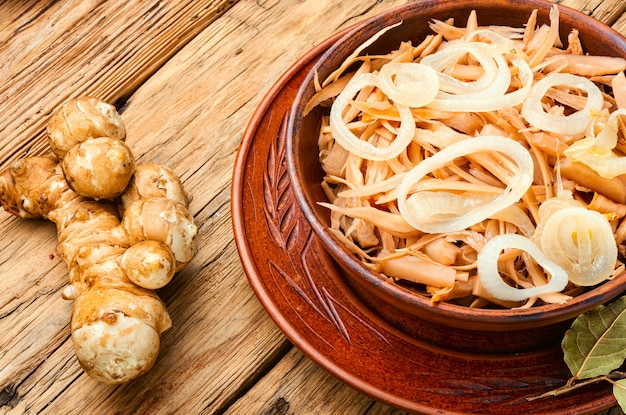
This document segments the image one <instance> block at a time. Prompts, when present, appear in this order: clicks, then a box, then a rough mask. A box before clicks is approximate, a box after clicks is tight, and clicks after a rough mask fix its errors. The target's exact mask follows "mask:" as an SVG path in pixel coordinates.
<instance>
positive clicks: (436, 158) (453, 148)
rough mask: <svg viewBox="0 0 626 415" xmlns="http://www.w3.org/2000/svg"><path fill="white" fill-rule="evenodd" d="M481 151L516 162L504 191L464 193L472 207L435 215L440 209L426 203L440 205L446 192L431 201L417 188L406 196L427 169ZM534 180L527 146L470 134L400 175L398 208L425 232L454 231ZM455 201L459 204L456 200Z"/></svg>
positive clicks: (510, 198) (506, 203)
mask: <svg viewBox="0 0 626 415" xmlns="http://www.w3.org/2000/svg"><path fill="white" fill-rule="evenodd" d="M480 151H496V152H501V153H504V154H506V155H508V156H509V157H510V158H511V159H512V160H513V161H514V162H515V164H516V165H517V167H518V168H519V171H518V172H517V173H516V174H515V175H514V176H513V177H512V178H511V180H510V182H509V183H508V184H507V187H506V189H504V191H503V193H502V194H500V195H497V197H495V198H491V199H487V200H480V201H478V202H476V200H477V199H476V196H475V195H474V196H468V197H465V203H467V204H470V205H471V209H465V208H463V209H460V210H457V211H456V212H454V211H452V209H448V212H447V214H445V215H443V216H441V215H439V216H437V215H438V214H439V213H440V211H436V212H432V211H428V210H426V207H425V203H426V202H428V203H429V204H431V206H432V203H438V204H439V206H441V207H443V205H444V204H445V203H448V202H446V200H450V199H449V196H446V194H447V195H449V193H445V192H439V193H440V195H439V197H440V198H441V201H440V202H434V201H433V197H434V198H436V197H437V195H436V194H435V195H432V194H431V195H429V196H427V198H424V196H423V195H422V196H420V195H419V194H420V192H417V193H413V194H411V195H410V196H409V193H410V192H411V189H412V187H413V185H414V184H415V183H417V182H419V181H420V180H421V179H422V178H423V177H424V176H426V175H427V174H428V173H430V172H432V171H434V170H436V169H438V168H441V167H443V166H445V165H446V164H447V163H449V162H451V161H453V160H455V159H456V158H459V157H463V156H466V155H468V154H472V153H476V152H480ZM532 181H533V161H532V157H531V156H530V153H529V152H528V150H526V149H525V148H524V147H523V146H522V145H521V144H519V143H518V142H516V141H514V140H512V139H510V138H506V137H500V136H480V137H475V138H469V139H467V140H464V141H460V142H458V143H455V144H452V145H450V146H448V147H446V148H444V149H443V150H441V151H439V152H438V153H435V154H434V155H433V156H431V157H429V158H427V159H425V160H423V161H422V162H420V163H419V164H418V165H417V166H415V167H414V168H413V169H412V170H410V171H409V172H408V173H407V174H406V175H405V176H404V178H403V179H402V182H401V183H400V186H399V187H398V208H399V210H400V214H401V215H402V216H403V217H404V219H405V220H406V221H407V223H409V224H410V225H411V226H412V227H414V228H415V229H418V230H420V231H422V232H427V233H444V232H457V231H460V230H463V229H466V228H468V227H470V226H472V225H475V224H476V223H478V222H481V221H483V220H485V219H487V218H488V217H490V216H491V215H493V214H495V213H496V212H499V211H501V210H502V209H504V208H506V207H508V206H510V205H512V204H513V203H516V202H518V201H519V200H520V198H521V197H522V196H523V195H524V193H526V191H527V190H528V188H529V187H530V185H531V184H532ZM457 205H458V204H457Z"/></svg>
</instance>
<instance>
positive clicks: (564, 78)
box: [522, 73, 604, 136]
mask: <svg viewBox="0 0 626 415" xmlns="http://www.w3.org/2000/svg"><path fill="white" fill-rule="evenodd" d="M558 85H564V86H569V87H572V88H577V89H580V90H583V91H585V92H587V102H586V104H585V107H584V108H583V109H582V110H580V111H577V112H574V113H572V114H569V115H566V116H562V115H555V114H548V113H547V112H545V111H544V109H543V105H542V102H541V101H542V99H543V97H544V96H545V94H546V92H547V91H548V89H550V88H552V87H554V86H558ZM603 103H604V98H603V97H602V92H601V91H600V89H599V88H598V87H597V86H596V85H595V84H594V83H593V82H591V81H590V80H588V79H587V78H584V77H582V76H578V75H572V74H567V73H554V74H550V75H548V76H546V77H545V78H543V79H541V80H540V81H538V82H536V83H535V84H534V85H533V87H532V88H531V90H530V94H529V95H528V97H527V98H526V100H525V101H524V105H523V106H522V116H523V117H524V118H525V119H526V121H528V122H529V123H530V124H531V125H532V126H533V127H535V128H539V129H541V130H544V131H549V132H552V133H556V134H566V135H573V136H576V135H580V134H583V133H584V132H585V131H586V130H587V127H589V124H590V123H591V122H592V111H597V112H599V111H600V110H601V109H602V105H603Z"/></svg>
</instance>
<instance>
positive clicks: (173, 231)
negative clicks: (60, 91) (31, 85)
mask: <svg viewBox="0 0 626 415" xmlns="http://www.w3.org/2000/svg"><path fill="white" fill-rule="evenodd" d="M111 108H112V107H111V106H109V105H108V104H105V103H103V102H102V101H99V100H96V99H93V98H79V99H77V100H73V101H71V102H70V103H68V104H67V105H66V106H65V107H63V108H62V109H61V111H59V113H57V114H56V115H54V116H53V117H52V119H51V121H50V124H49V125H48V130H47V132H48V136H49V138H50V143H51V147H52V148H53V150H54V151H55V153H56V155H57V157H58V158H59V159H61V161H59V160H58V159H57V157H54V156H52V155H46V156H41V157H29V158H25V159H22V160H18V161H16V162H14V163H13V164H12V165H11V166H10V167H9V169H7V170H6V171H5V172H4V173H3V174H2V175H1V176H0V204H1V205H2V206H3V208H4V209H5V210H6V211H7V212H9V213H12V214H14V215H17V216H20V217H22V218H45V219H48V220H50V221H52V222H54V223H55V224H56V227H57V232H58V238H59V244H58V247H57V251H58V254H59V256H60V257H62V258H63V260H64V261H65V262H66V264H67V266H68V271H69V280H70V284H69V285H68V287H66V289H65V290H64V291H63V297H64V298H66V299H72V300H74V304H73V308H72V315H71V324H70V329H71V334H72V340H73V342H74V347H75V351H76V356H77V358H78V360H79V363H80V365H81V366H82V367H83V369H84V370H85V371H86V372H87V373H88V374H89V375H90V376H92V377H93V378H95V379H97V380H99V381H102V382H105V383H111V384H117V383H123V382H128V381H130V380H132V379H134V378H136V377H137V376H140V375H142V374H143V373H145V372H146V371H148V370H149V369H150V368H151V367H152V366H153V364H154V363H155V361H156V358H157V356H158V353H159V343H160V334H161V332H163V331H164V330H166V329H167V328H169V327H170V326H171V320H170V317H169V314H168V312H167V310H166V308H165V304H164V303H163V302H162V301H161V299H160V298H159V297H158V296H157V294H156V293H155V291H154V289H156V288H160V287H163V286H164V285H165V284H167V283H168V282H169V281H170V280H171V278H172V276H173V275H174V273H175V272H177V271H180V270H181V269H182V268H183V267H184V266H185V265H186V264H187V263H188V262H189V261H190V260H191V259H192V257H193V255H194V254H195V251H196V242H195V238H196V233H197V227H196V225H195V224H194V221H193V217H192V216H191V214H190V213H189V211H188V209H187V205H188V201H187V196H186V193H185V192H184V190H183V188H182V184H181V182H180V179H179V178H178V177H177V176H176V175H175V174H174V173H173V171H171V170H170V169H168V168H166V167H164V166H158V165H154V164H148V165H146V166H145V167H142V166H143V165H141V164H140V165H138V166H137V167H136V168H137V171H138V173H137V175H136V177H133V175H132V173H131V174H128V170H126V172H125V173H124V174H122V175H119V174H117V172H116V171H115V169H114V168H106V167H105V168H102V166H103V165H104V166H107V164H106V163H108V162H109V160H110V159H116V158H118V159H126V160H125V161H124V162H123V163H122V164H127V165H130V166H131V171H132V172H134V170H135V166H134V163H135V162H134V159H132V155H131V156H130V158H128V157H127V155H121V156H120V152H119V151H118V150H119V148H121V147H126V145H125V144H124V145H123V146H119V145H118V144H119V143H122V141H121V140H122V139H123V138H124V137H125V129H124V125H123V123H122V122H121V118H120V117H119V115H118V114H117V112H115V111H114V107H113V110H111ZM106 134H109V135H114V136H115V137H109V136H107V135H106ZM101 137H108V138H107V139H105V140H102V139H101ZM94 143H95V144H96V146H97V147H98V148H99V149H98V158H99V159H98V158H96V159H94V158H90V157H83V158H82V159H81V163H82V165H81V166H80V168H81V169H84V171H83V172H82V173H80V176H81V179H82V178H85V177H91V178H90V179H89V180H85V181H83V182H84V183H82V185H84V186H83V187H84V188H86V189H87V191H80V189H81V185H78V186H76V185H74V186H72V185H70V184H69V183H68V181H70V182H71V181H72V180H73V173H72V171H73V170H72V169H74V168H76V165H75V164H76V158H73V156H72V153H73V152H78V153H80V149H78V150H77V148H78V147H80V146H87V147H89V146H91V144H94ZM111 143H113V144H111ZM107 148H108V149H109V150H111V149H112V151H107ZM128 154H130V152H128ZM118 161H119V160H118ZM113 162H115V160H114V161H113ZM109 167H110V165H109ZM66 179H67V180H66ZM114 180H117V181H118V182H124V183H123V185H120V184H119V183H118V184H117V187H119V188H121V190H120V189H118V190H116V191H115V192H114V193H115V194H116V197H117V195H118V194H121V196H119V197H118V198H117V199H116V200H109V199H112V198H113V197H112V196H113V195H112V194H106V193H103V192H101V191H100V190H102V186H99V185H98V183H107V182H112V181H114ZM129 182H132V185H128V183H129ZM74 183H75V182H74ZM92 184H95V185H94V186H91V185H92ZM77 188H78V189H79V191H80V194H79V192H78V191H77ZM94 188H95V189H96V192H95V193H90V192H91V191H92V190H94ZM83 190H84V189H83ZM85 193H86V194H85ZM96 199H99V200H96Z"/></svg>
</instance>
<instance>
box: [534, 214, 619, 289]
mask: <svg viewBox="0 0 626 415" xmlns="http://www.w3.org/2000/svg"><path fill="white" fill-rule="evenodd" d="M542 222H543V221H542ZM539 245H540V247H541V250H542V251H543V252H544V253H545V255H546V256H547V257H548V258H549V259H550V260H551V261H554V262H555V263H557V264H558V265H559V266H560V267H562V268H563V269H565V271H566V272H567V275H568V277H569V280H570V281H571V282H573V283H574V284H576V285H580V286H592V285H596V284H598V283H600V282H602V281H604V280H606V279H607V278H609V277H610V276H611V275H612V274H613V270H614V269H615V262H616V261H617V245H616V244H615V239H614V238H613V230H612V228H611V225H610V224H609V221H608V220H607V218H606V217H605V216H604V215H602V214H601V213H599V212H596V211H593V210H589V209H587V208H584V207H567V208H564V209H560V210H558V211H556V212H553V213H552V214H551V215H550V216H549V217H548V218H547V220H545V223H543V224H542V232H541V235H540V238H539Z"/></svg>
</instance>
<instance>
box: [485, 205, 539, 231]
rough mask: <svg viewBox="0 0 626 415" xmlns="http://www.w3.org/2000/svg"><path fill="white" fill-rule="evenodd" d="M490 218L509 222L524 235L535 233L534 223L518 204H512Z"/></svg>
mask: <svg viewBox="0 0 626 415" xmlns="http://www.w3.org/2000/svg"><path fill="white" fill-rule="evenodd" d="M491 218H492V219H498V220H502V221H505V222H509V223H511V224H513V225H515V226H517V229H519V231H520V232H521V233H522V235H524V236H526V237H529V238H530V237H531V236H532V235H533V234H534V233H535V225H533V222H532V221H531V220H530V218H529V217H528V214H526V212H524V210H523V209H522V208H521V207H519V206H518V205H516V204H514V205H511V206H509V207H507V208H504V209H502V210H501V211H499V212H496V213H494V214H493V215H491Z"/></svg>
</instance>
